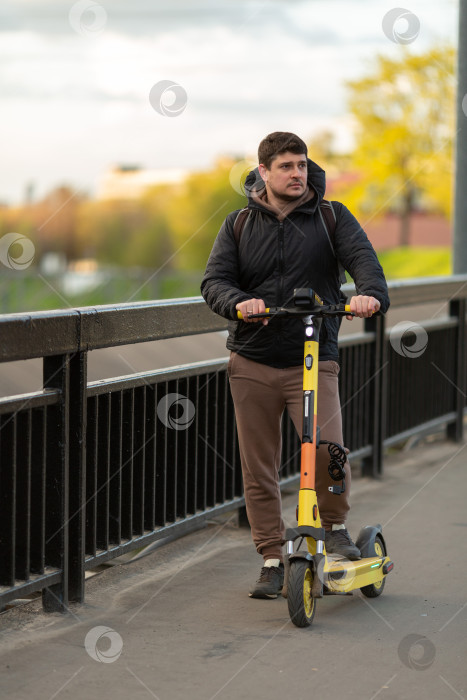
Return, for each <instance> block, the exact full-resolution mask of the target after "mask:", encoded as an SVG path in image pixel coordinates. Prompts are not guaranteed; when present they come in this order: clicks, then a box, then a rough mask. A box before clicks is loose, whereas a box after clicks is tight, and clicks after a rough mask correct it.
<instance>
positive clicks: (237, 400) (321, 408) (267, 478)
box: [227, 352, 350, 560]
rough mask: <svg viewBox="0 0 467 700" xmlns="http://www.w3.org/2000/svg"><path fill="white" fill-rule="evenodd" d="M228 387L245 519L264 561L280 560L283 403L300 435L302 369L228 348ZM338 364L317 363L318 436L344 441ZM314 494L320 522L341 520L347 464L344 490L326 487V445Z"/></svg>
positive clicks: (344, 512) (345, 501)
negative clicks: (279, 366) (266, 361)
mask: <svg viewBox="0 0 467 700" xmlns="http://www.w3.org/2000/svg"><path fill="white" fill-rule="evenodd" d="M227 371H228V374H229V380H230V390H231V393H232V398H233V402H234V406H235V417H236V421H237V432H238V441H239V447H240V459H241V462H242V472H243V484H244V490H245V501H246V509H247V515H248V520H249V522H250V526H251V534H252V536H253V541H254V543H255V545H256V549H257V551H258V552H259V553H260V554H262V555H263V557H264V559H265V560H266V559H269V558H272V559H281V560H282V545H283V543H284V523H283V520H282V508H281V493H280V489H279V476H278V475H279V470H280V459H281V447H282V436H281V417H282V413H283V411H284V408H285V407H287V410H288V412H289V415H290V417H291V419H292V421H293V423H294V425H295V428H296V429H297V432H298V434H299V436H300V438H301V434H302V410H303V408H302V407H303V384H302V381H303V368H302V367H301V366H300V367H288V368H286V369H277V368H275V367H269V366H268V365H264V364H261V363H259V362H253V361H252V360H248V359H246V358H245V357H242V356H241V355H239V354H237V353H234V352H232V353H231V355H230V360H229V364H228V370H227ZM338 374H339V365H338V364H337V362H333V361H332V360H328V361H324V362H320V363H319V370H318V425H319V427H320V430H321V439H322V440H333V441H334V442H338V443H339V444H341V445H343V437H342V415H341V406H340V400H339V391H338V380H337V377H338ZM316 454H317V464H316V494H317V498H318V506H319V511H320V516H321V522H322V524H323V526H324V527H325V528H327V529H331V525H332V524H333V523H336V524H338V523H344V522H345V519H346V516H347V513H348V510H349V508H350V505H349V491H350V465H349V462H348V461H347V463H346V479H345V484H346V488H345V493H343V494H341V495H335V494H333V493H330V491H328V486H330V485H332V484H334V483H335V482H333V481H332V479H331V478H330V476H329V474H328V465H329V453H328V451H327V448H326V447H324V446H323V448H321V449H319V450H317V453H316Z"/></svg>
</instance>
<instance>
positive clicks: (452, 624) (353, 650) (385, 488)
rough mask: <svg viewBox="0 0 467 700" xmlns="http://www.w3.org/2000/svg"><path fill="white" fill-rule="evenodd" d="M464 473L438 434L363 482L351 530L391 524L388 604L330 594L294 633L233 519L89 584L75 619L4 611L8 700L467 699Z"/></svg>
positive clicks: (0, 682)
mask: <svg viewBox="0 0 467 700" xmlns="http://www.w3.org/2000/svg"><path fill="white" fill-rule="evenodd" d="M466 467H467V445H466V444H464V445H454V444H452V443H443V442H434V443H433V444H431V445H427V444H425V445H424V446H420V447H418V448H415V449H413V450H412V451H410V452H405V453H400V454H398V455H394V456H392V457H391V458H389V459H388V460H387V466H386V474H385V478H384V480H383V481H381V482H371V481H367V480H362V479H360V480H359V479H356V480H355V485H354V490H353V499H352V502H353V508H352V513H351V518H350V522H349V529H350V531H351V532H352V534H353V535H354V536H356V535H357V533H358V530H359V527H360V525H365V524H372V523H375V522H380V523H382V524H383V532H384V535H385V537H386V540H387V543H388V546H389V554H390V556H391V558H392V559H393V561H394V562H395V569H394V571H393V573H392V574H390V576H389V577H388V580H387V583H386V588H385V591H384V593H383V595H382V596H381V597H380V598H377V599H373V600H368V599H366V598H364V597H363V596H362V595H361V594H360V593H359V592H357V593H355V594H354V595H353V596H348V597H326V598H324V599H322V600H319V601H318V604H317V612H316V615H315V620H314V623H313V625H312V627H310V628H307V629H298V628H296V627H294V625H293V624H292V623H291V622H290V621H289V619H288V614H287V603H286V601H285V600H284V599H282V598H278V599H277V600H272V601H269V600H268V601H265V600H252V599H250V598H249V597H248V595H247V591H248V588H249V586H250V584H251V582H252V581H253V580H254V579H255V578H256V575H257V573H258V571H259V567H260V563H261V562H260V559H259V557H258V556H257V555H256V553H255V551H254V549H253V547H252V545H251V543H250V536H249V532H248V531H247V530H245V529H239V528H238V527H237V525H236V519H235V517H234V516H230V517H228V518H224V519H223V520H219V521H216V522H213V523H212V524H210V525H208V526H207V527H206V528H205V529H204V530H202V531H198V532H196V533H193V534H191V535H189V536H187V537H185V538H183V539H181V540H178V541H176V542H172V543H171V544H169V545H167V546H165V547H162V548H160V549H158V550H157V551H155V552H154V553H152V554H151V555H150V556H148V557H146V558H144V559H140V560H139V561H136V562H133V563H131V564H127V565H119V566H115V567H113V568H111V569H108V570H106V571H105V572H104V573H103V574H101V575H99V576H96V577H94V578H92V579H90V580H89V581H88V583H87V600H86V605H84V606H82V607H78V606H73V608H72V609H71V611H70V613H69V614H68V615H59V614H52V615H45V614H44V613H42V612H41V608H40V604H39V602H34V603H32V604H29V605H27V606H24V607H22V608H20V609H15V610H12V611H10V612H8V613H6V614H3V615H1V616H0V625H1V633H2V636H1V638H0V697H2V698H8V699H9V700H24V699H26V698H28V699H29V698H30V699H32V700H55V699H56V698H58V699H59V700H66V699H67V698H68V699H70V698H73V699H78V698H83V699H84V698H87V699H95V698H99V699H103V700H106V699H107V698H109V699H112V700H120V699H125V700H139V699H141V700H149V699H150V698H157V699H158V700H186V699H188V700H214V698H222V699H224V700H225V699H229V700H230V699H232V700H234V699H235V700H237V699H239V698H248V699H252V698H254V699H258V700H263V699H264V700H266V699H267V700H273V699H275V698H291V699H292V698H293V700H302V699H303V700H310V699H313V698H314V699H315V700H328V699H329V700H331V699H332V700H335V699H336V698H341V699H344V700H347V699H354V698H355V700H373V699H374V698H376V697H378V698H379V699H382V698H384V699H385V700H394V699H396V698H397V699H402V698H407V699H408V698H410V700H419V699H420V700H422V699H423V700H427V698H428V699H431V698H433V699H435V700H444V699H445V700H455V699H456V698H464V699H466V698H467V661H466V660H467V640H466V638H467V634H466V631H467V628H466V618H467V584H466V580H467V567H466V555H467V547H466V536H467V508H466V500H467V499H466V496H467V489H466V476H467V470H466ZM295 501H296V495H295V494H293V495H292V494H290V495H287V496H286V497H285V504H286V516H287V519H288V521H289V523H292V520H293V512H294V508H295ZM97 627H106V628H111V631H108V630H107V632H108V634H109V635H110V637H108V638H107V641H106V640H105V639H104V638H102V639H101V640H100V642H98V643H97V646H96V641H95V640H96V638H97V636H98V635H99V634H101V633H102V632H104V633H105V632H106V630H97V629H96V628H97ZM93 640H94V641H93ZM109 645H110V649H109ZM87 650H88V651H87ZM119 652H121V654H120V655H119ZM99 654H100V655H102V654H109V655H111V657H110V658H107V659H106V660H107V661H110V663H102V662H99V661H98V659H97V660H96V659H94V658H92V655H94V656H95V657H96V658H97V655H99ZM112 655H113V656H112Z"/></svg>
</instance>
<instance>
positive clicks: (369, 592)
mask: <svg viewBox="0 0 467 700" xmlns="http://www.w3.org/2000/svg"><path fill="white" fill-rule="evenodd" d="M367 556H370V557H385V556H386V547H385V546H384V542H383V540H382V539H381V537H380V536H379V535H376V537H375V542H374V545H373V552H371V554H368V555H367ZM385 583H386V578H382V579H381V581H377V582H376V583H370V585H369V586H363V588H361V589H360V590H361V592H362V593H363V595H365V596H366V597H367V598H377V597H378V596H379V595H381V593H382V592H383V589H384V584H385Z"/></svg>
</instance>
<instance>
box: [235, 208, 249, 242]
mask: <svg viewBox="0 0 467 700" xmlns="http://www.w3.org/2000/svg"><path fill="white" fill-rule="evenodd" d="M249 213H250V210H249V209H248V207H245V208H244V209H240V211H239V212H238V214H237V216H236V217H235V221H234V226H233V235H234V238H235V243H236V244H237V248H238V247H239V246H240V238H241V235H242V233H243V229H244V227H245V223H246V220H247V219H248V215H249Z"/></svg>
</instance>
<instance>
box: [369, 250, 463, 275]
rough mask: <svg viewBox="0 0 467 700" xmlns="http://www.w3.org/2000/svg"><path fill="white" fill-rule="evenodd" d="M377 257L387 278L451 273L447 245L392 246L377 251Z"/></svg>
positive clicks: (449, 251)
mask: <svg viewBox="0 0 467 700" xmlns="http://www.w3.org/2000/svg"><path fill="white" fill-rule="evenodd" d="M378 258H379V261H380V263H381V265H382V266H383V270H384V274H385V275H386V279H388V280H391V279H400V278H401V277H435V276H439V275H450V274H452V266H451V258H452V251H451V249H450V248H448V247H433V248H431V247H413V248H412V247H410V248H409V247H407V248H393V249H391V250H386V251H384V252H381V253H378Z"/></svg>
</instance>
